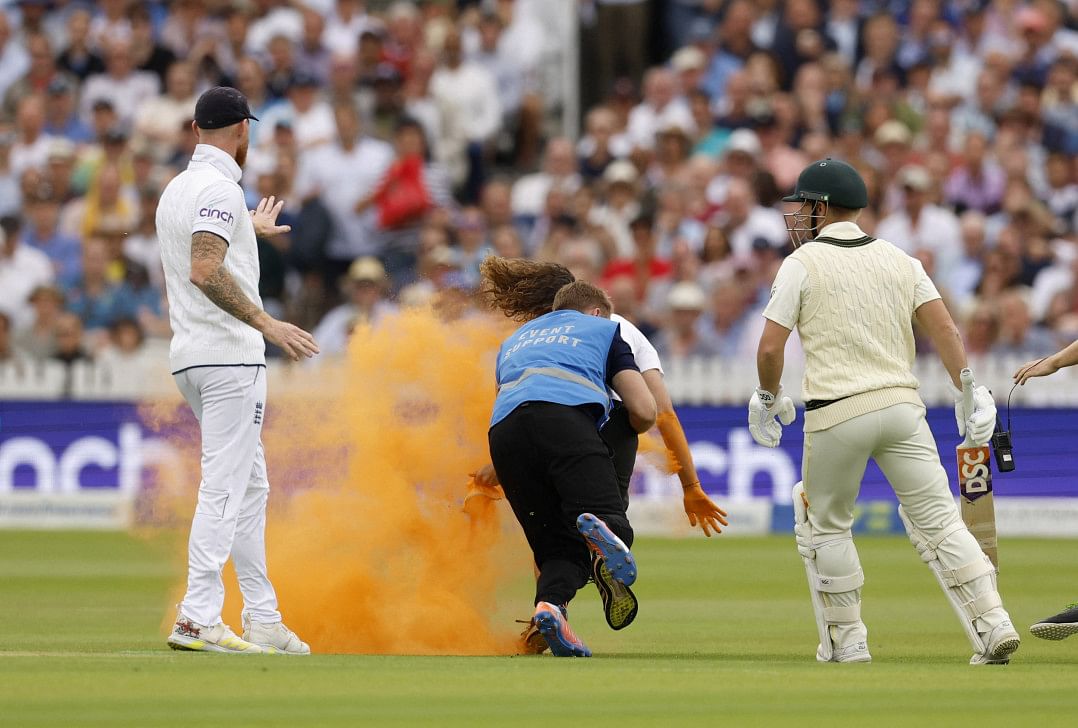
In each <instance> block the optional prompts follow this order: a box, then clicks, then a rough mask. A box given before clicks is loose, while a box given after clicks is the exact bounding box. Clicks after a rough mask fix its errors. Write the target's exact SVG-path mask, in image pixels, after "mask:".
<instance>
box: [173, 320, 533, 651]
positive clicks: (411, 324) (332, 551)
mask: <svg viewBox="0 0 1078 728" xmlns="http://www.w3.org/2000/svg"><path fill="white" fill-rule="evenodd" d="M504 335H505V331H504V327H501V326H498V325H497V324H492V323H491V322H490V321H489V320H485V319H478V318H477V319H466V320H458V321H454V322H448V323H447V322H445V321H442V320H440V319H439V318H437V317H436V316H435V315H434V314H433V313H431V312H429V311H408V312H404V313H402V314H400V315H399V316H395V317H392V318H390V319H388V320H384V321H382V322H381V323H380V325H379V326H378V327H377V328H370V327H361V328H360V329H358V330H357V331H356V332H355V333H354V335H353V338H352V341H351V345H350V348H349V351H348V355H347V358H346V361H345V362H344V363H343V364H342V365H341V368H340V369H339V370H335V371H332V372H327V371H323V370H315V369H306V368H304V367H298V368H296V369H294V370H293V372H292V374H291V377H292V379H293V381H292V382H291V384H292V386H290V387H289V388H288V389H289V390H290V391H289V392H287V393H275V392H274V391H273V390H272V389H271V391H270V392H269V404H268V408H267V417H266V422H265V425H264V429H263V436H262V440H263V443H264V445H265V451H266V457H267V461H268V465H269V477H270V487H271V497H270V508H269V514H268V518H267V522H268V523H267V529H266V550H267V559H268V564H269V572H270V578H271V579H272V581H273V584H274V587H275V588H276V590H277V596H278V599H279V602H280V606H281V612H282V614H283V616H284V619H285V622H286V623H287V624H288V626H289V627H291V628H292V629H293V630H295V631H296V632H297V633H298V634H299V635H300V636H301V637H302V638H303V639H305V640H307V641H308V642H309V643H310V644H311V648H312V650H313V651H315V652H345V653H377V654H431V655H433V654H509V653H512V652H513V650H514V646H515V636H516V630H515V629H514V627H515V625H513V623H512V622H509V623H502V622H497V621H495V619H496V618H495V611H496V610H495V606H496V604H497V599H498V594H499V590H500V587H501V586H502V585H503V584H505V583H506V582H507V581H510V580H512V579H513V578H515V577H517V576H519V574H520V573H521V571H522V570H523V571H526V570H527V569H528V565H529V564H530V557H529V555H528V552H527V547H526V545H525V543H524V539H523V536H522V535H521V534H520V531H519V527H518V526H517V525H516V523H515V521H514V520H513V517H512V513H511V512H510V511H509V509H508V507H506V506H505V505H504V504H502V503H498V504H494V503H491V504H490V505H489V506H487V507H484V508H481V509H479V513H478V514H476V513H473V514H472V515H468V514H465V513H464V511H463V509H462V502H463V499H464V495H465V493H466V483H467V480H468V476H467V474H468V473H469V472H471V471H473V470H475V469H476V468H477V467H479V466H480V465H482V464H483V463H485V462H488V461H489V455H488V449H487V438H486V432H487V424H488V422H489V418H490V412H491V407H492V405H493V401H494V378H493V357H494V353H495V352H496V351H497V347H498V344H499V343H500V342H501V340H502V338H504ZM195 485H197V483H196V484H195ZM194 497H195V495H194V492H193V488H192V492H191V499H192V504H191V508H192V509H193V499H194ZM225 583H226V591H227V597H226V603H225V620H226V622H228V623H229V624H232V625H233V626H234V627H239V608H240V603H241V600H240V597H239V590H238V586H237V584H236V581H235V577H234V574H233V572H232V570H231V569H230V568H229V569H226V572H225Z"/></svg>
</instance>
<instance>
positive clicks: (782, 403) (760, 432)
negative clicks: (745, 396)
mask: <svg viewBox="0 0 1078 728" xmlns="http://www.w3.org/2000/svg"><path fill="white" fill-rule="evenodd" d="M795 416H796V413H795V412H794V403H793V400H792V399H790V398H789V397H784V396H783V394H782V387H779V391H778V394H771V392H768V391H767V390H766V389H760V388H759V387H757V388H756V391H755V392H753V393H752V398H751V399H749V433H750V434H751V435H752V439H753V440H756V442H757V444H759V445H763V446H764V447H778V445H779V440H781V439H782V425H789V424H790V423H792V422H793V421H794V417H795ZM776 417H777V418H778V420H777V421H776V420H775V418H776ZM780 422H781V423H782V424H779V423H780Z"/></svg>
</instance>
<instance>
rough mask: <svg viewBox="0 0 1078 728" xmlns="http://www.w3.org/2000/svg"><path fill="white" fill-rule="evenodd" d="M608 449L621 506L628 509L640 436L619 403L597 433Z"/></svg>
mask: <svg viewBox="0 0 1078 728" xmlns="http://www.w3.org/2000/svg"><path fill="white" fill-rule="evenodd" d="M599 434H600V435H602V436H603V440H604V441H605V442H606V444H607V446H608V447H609V448H610V452H611V453H612V455H611V457H612V458H613V460H614V471H615V472H616V473H617V474H618V490H619V491H620V493H621V504H622V506H623V507H624V508H625V509H626V510H628V508H629V481H630V480H631V479H632V477H633V468H634V467H636V450H637V448H638V447H640V435H638V434H636V430H634V429H633V426H632V425H630V424H629V410H627V409H625V406H624V405H622V404H621V403H620V402H618V403H617V404H615V405H614V409H613V410H612V411H611V412H610V418H609V419H607V421H606V424H604V425H603V429H602V430H600V431H599Z"/></svg>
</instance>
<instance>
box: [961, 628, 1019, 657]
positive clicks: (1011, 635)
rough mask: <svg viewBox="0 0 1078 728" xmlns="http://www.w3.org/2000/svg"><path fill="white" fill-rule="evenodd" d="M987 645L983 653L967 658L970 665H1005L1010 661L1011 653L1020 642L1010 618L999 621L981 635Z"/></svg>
mask: <svg viewBox="0 0 1078 728" xmlns="http://www.w3.org/2000/svg"><path fill="white" fill-rule="evenodd" d="M981 638H982V639H983V640H984V643H985V644H986V645H987V647H986V648H985V651H984V654H978V655H974V656H973V657H971V658H970V659H969V664H971V665H1006V664H1007V663H1008V662H1010V661H1011V655H1012V654H1014V651H1015V650H1017V649H1018V646H1019V645H1020V644H1022V638H1021V637H1019V636H1018V632H1016V631H1015V629H1014V625H1013V624H1011V620H1009V619H1008V620H1005V621H1003V622H1000V623H999V624H997V625H996V626H995V627H993V628H992V631H991V632H987V633H985V634H983V635H982V636H981Z"/></svg>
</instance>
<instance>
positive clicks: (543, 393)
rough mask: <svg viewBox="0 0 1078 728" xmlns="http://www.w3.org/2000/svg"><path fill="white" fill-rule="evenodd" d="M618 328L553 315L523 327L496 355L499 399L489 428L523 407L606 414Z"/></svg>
mask: <svg viewBox="0 0 1078 728" xmlns="http://www.w3.org/2000/svg"><path fill="white" fill-rule="evenodd" d="M617 331H618V324H617V323H615V322H613V321H611V320H609V319H605V318H600V317H599V316H589V315H587V314H584V313H580V312H579V311H554V312H553V313H548V314H546V315H544V316H540V317H539V318H537V319H534V320H532V321H529V322H528V323H526V324H524V325H523V326H521V327H520V328H519V329H517V330H516V332H515V333H514V334H513V335H512V336H510V337H509V338H508V339H506V340H505V342H504V343H503V344H502V346H501V349H499V351H498V367H497V379H498V397H497V399H495V400H494V413H493V414H492V415H491V418H490V426H491V427H493V426H494V425H496V424H498V423H499V422H501V421H502V420H503V419H505V417H506V416H507V415H508V414H509V413H510V412H512V411H513V410H515V409H516V408H517V407H519V406H520V405H522V404H524V403H525V402H553V403H554V404H564V405H569V406H574V407H575V406H578V405H585V404H597V405H599V406H600V408H601V410H602V412H603V416H604V417H605V414H606V413H607V411H608V410H609V409H610V397H609V395H608V394H607V388H606V361H607V357H608V355H609V354H610V344H611V342H612V341H613V340H614V336H615V334H617Z"/></svg>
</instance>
